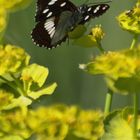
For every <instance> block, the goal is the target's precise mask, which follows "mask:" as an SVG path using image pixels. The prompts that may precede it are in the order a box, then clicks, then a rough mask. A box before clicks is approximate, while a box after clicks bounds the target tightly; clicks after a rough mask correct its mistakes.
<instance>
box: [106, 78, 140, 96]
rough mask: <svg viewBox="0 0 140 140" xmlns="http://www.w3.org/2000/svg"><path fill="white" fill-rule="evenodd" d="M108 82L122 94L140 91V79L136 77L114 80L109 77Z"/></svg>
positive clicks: (111, 87) (114, 89)
mask: <svg viewBox="0 0 140 140" xmlns="http://www.w3.org/2000/svg"><path fill="white" fill-rule="evenodd" d="M106 82H107V84H108V86H109V87H110V89H112V90H113V91H115V92H118V93H121V94H124V95H126V94H133V93H139V91H140V86H139V85H140V79H138V78H136V77H129V78H118V79H116V80H113V79H112V78H109V77H107V78H106Z"/></svg>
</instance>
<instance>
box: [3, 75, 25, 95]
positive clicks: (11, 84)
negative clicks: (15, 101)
mask: <svg viewBox="0 0 140 140" xmlns="http://www.w3.org/2000/svg"><path fill="white" fill-rule="evenodd" d="M0 79H1V80H3V81H5V82H6V84H7V85H8V86H9V87H11V88H13V89H14V90H16V91H17V92H18V93H19V94H20V95H23V94H24V93H23V91H22V90H21V88H20V87H16V86H15V84H14V83H11V82H10V81H8V80H7V79H6V78H4V77H2V76H0Z"/></svg>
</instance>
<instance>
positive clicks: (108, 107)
mask: <svg viewBox="0 0 140 140" xmlns="http://www.w3.org/2000/svg"><path fill="white" fill-rule="evenodd" d="M112 97H113V92H112V90H110V89H108V92H107V94H106V101H105V109H104V113H105V114H106V115H107V114H108V113H109V112H110V111H111V105H112Z"/></svg>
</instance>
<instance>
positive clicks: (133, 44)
mask: <svg viewBox="0 0 140 140" xmlns="http://www.w3.org/2000/svg"><path fill="white" fill-rule="evenodd" d="M137 40H138V35H136V34H135V35H134V38H133V40H132V43H131V46H130V49H133V48H134V47H135V45H136V42H137Z"/></svg>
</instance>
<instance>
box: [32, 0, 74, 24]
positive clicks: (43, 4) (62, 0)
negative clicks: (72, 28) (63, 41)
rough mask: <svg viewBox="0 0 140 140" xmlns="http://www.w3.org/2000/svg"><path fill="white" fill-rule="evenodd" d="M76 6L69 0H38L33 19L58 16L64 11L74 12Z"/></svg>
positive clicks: (40, 19) (38, 19)
mask: <svg viewBox="0 0 140 140" xmlns="http://www.w3.org/2000/svg"><path fill="white" fill-rule="evenodd" d="M76 10H77V7H76V6H75V5H74V4H73V3H71V2H70V1H69V0H38V1H37V11H36V16H35V21H36V22H38V21H42V20H44V19H46V18H50V17H53V16H56V15H57V16H58V15H60V14H61V13H62V12H64V11H71V12H74V11H76Z"/></svg>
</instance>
